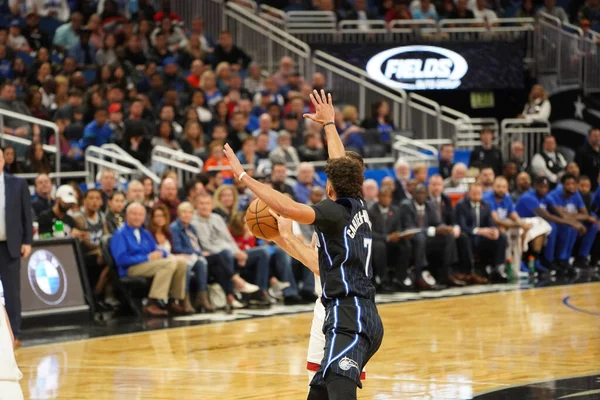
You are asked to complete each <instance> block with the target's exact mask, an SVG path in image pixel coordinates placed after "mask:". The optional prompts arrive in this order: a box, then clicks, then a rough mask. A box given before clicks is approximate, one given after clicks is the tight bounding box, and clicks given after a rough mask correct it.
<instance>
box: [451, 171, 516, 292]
mask: <svg viewBox="0 0 600 400" xmlns="http://www.w3.org/2000/svg"><path fill="white" fill-rule="evenodd" d="M482 198H483V187H482V186H481V184H479V183H474V184H472V185H471V187H470V188H469V195H468V196H467V197H465V198H464V199H462V200H461V201H459V202H458V203H457V204H456V208H455V210H454V212H455V214H456V223H457V224H458V225H459V226H460V229H461V231H462V232H465V233H466V234H467V235H468V236H469V238H470V239H471V245H472V246H473V250H474V251H475V252H476V253H477V254H479V256H480V257H483V255H485V254H489V255H490V256H491V259H492V264H493V265H492V273H491V274H490V280H491V281H492V282H497V283H502V282H506V281H507V274H506V265H505V261H506V245H507V239H506V235H504V234H503V233H500V231H499V230H498V228H497V227H496V224H495V223H494V220H493V219H492V212H491V210H490V206H489V205H488V204H487V203H486V202H484V201H483V200H482Z"/></svg>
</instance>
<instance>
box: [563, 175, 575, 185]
mask: <svg viewBox="0 0 600 400" xmlns="http://www.w3.org/2000/svg"><path fill="white" fill-rule="evenodd" d="M569 179H573V180H574V181H575V182H577V177H576V176H575V175H573V174H564V175H563V177H562V178H560V183H562V184H563V185H564V184H565V182H566V181H568V180H569Z"/></svg>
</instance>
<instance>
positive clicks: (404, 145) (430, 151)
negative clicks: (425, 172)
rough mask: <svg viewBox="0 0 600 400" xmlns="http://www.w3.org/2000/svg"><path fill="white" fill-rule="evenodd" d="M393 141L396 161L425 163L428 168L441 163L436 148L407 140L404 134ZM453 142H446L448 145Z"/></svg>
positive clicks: (397, 135)
mask: <svg viewBox="0 0 600 400" xmlns="http://www.w3.org/2000/svg"><path fill="white" fill-rule="evenodd" d="M393 140H394V143H393V144H392V151H393V153H394V158H395V159H396V160H397V159H403V160H405V161H407V162H409V163H423V164H426V165H427V166H432V165H436V164H437V163H438V161H439V151H438V149H437V148H436V147H434V146H430V145H428V144H426V143H423V142H422V141H420V140H414V139H410V138H407V137H406V136H402V134H395V135H394V139H393ZM451 142H452V141H451V140H450V139H447V140H446V143H451Z"/></svg>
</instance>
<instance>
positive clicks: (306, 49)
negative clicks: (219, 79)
mask: <svg viewBox="0 0 600 400" xmlns="http://www.w3.org/2000/svg"><path fill="white" fill-rule="evenodd" d="M227 8H230V9H231V10H235V11H237V12H239V13H241V14H242V15H243V16H244V17H247V18H248V19H250V20H252V21H253V22H255V23H256V24H258V25H259V26H264V27H265V28H268V29H269V30H270V31H271V33H274V32H277V33H278V34H279V35H281V36H282V37H283V38H284V39H285V40H287V41H289V42H290V43H293V44H295V45H296V46H298V47H300V48H301V49H302V50H303V51H304V52H305V53H306V54H307V55H308V54H310V46H309V45H308V44H306V43H304V42H303V41H302V40H300V39H298V38H296V37H295V36H293V35H290V34H289V33H287V32H286V31H284V30H281V29H280V28H278V27H276V26H275V25H273V24H272V23H270V22H268V21H266V20H264V19H263V18H260V17H258V16H256V15H254V14H250V13H248V10H247V9H244V8H243V7H241V6H239V5H237V4H235V3H232V2H228V3H227Z"/></svg>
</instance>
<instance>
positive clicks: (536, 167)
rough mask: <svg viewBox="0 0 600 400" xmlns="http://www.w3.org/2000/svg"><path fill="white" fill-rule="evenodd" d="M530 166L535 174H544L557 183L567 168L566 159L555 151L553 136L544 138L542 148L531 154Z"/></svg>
mask: <svg viewBox="0 0 600 400" xmlns="http://www.w3.org/2000/svg"><path fill="white" fill-rule="evenodd" d="M531 168H532V171H533V173H534V174H535V176H544V177H546V178H548V180H549V181H550V182H552V183H553V184H557V183H558V182H559V180H560V178H561V177H562V175H563V174H564V172H565V169H566V168H567V160H565V158H564V157H563V155H562V154H560V153H558V152H557V151H556V139H554V136H546V137H545V138H544V144H543V149H542V151H541V152H539V153H538V154H536V155H534V156H533V159H532V160H531Z"/></svg>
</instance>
